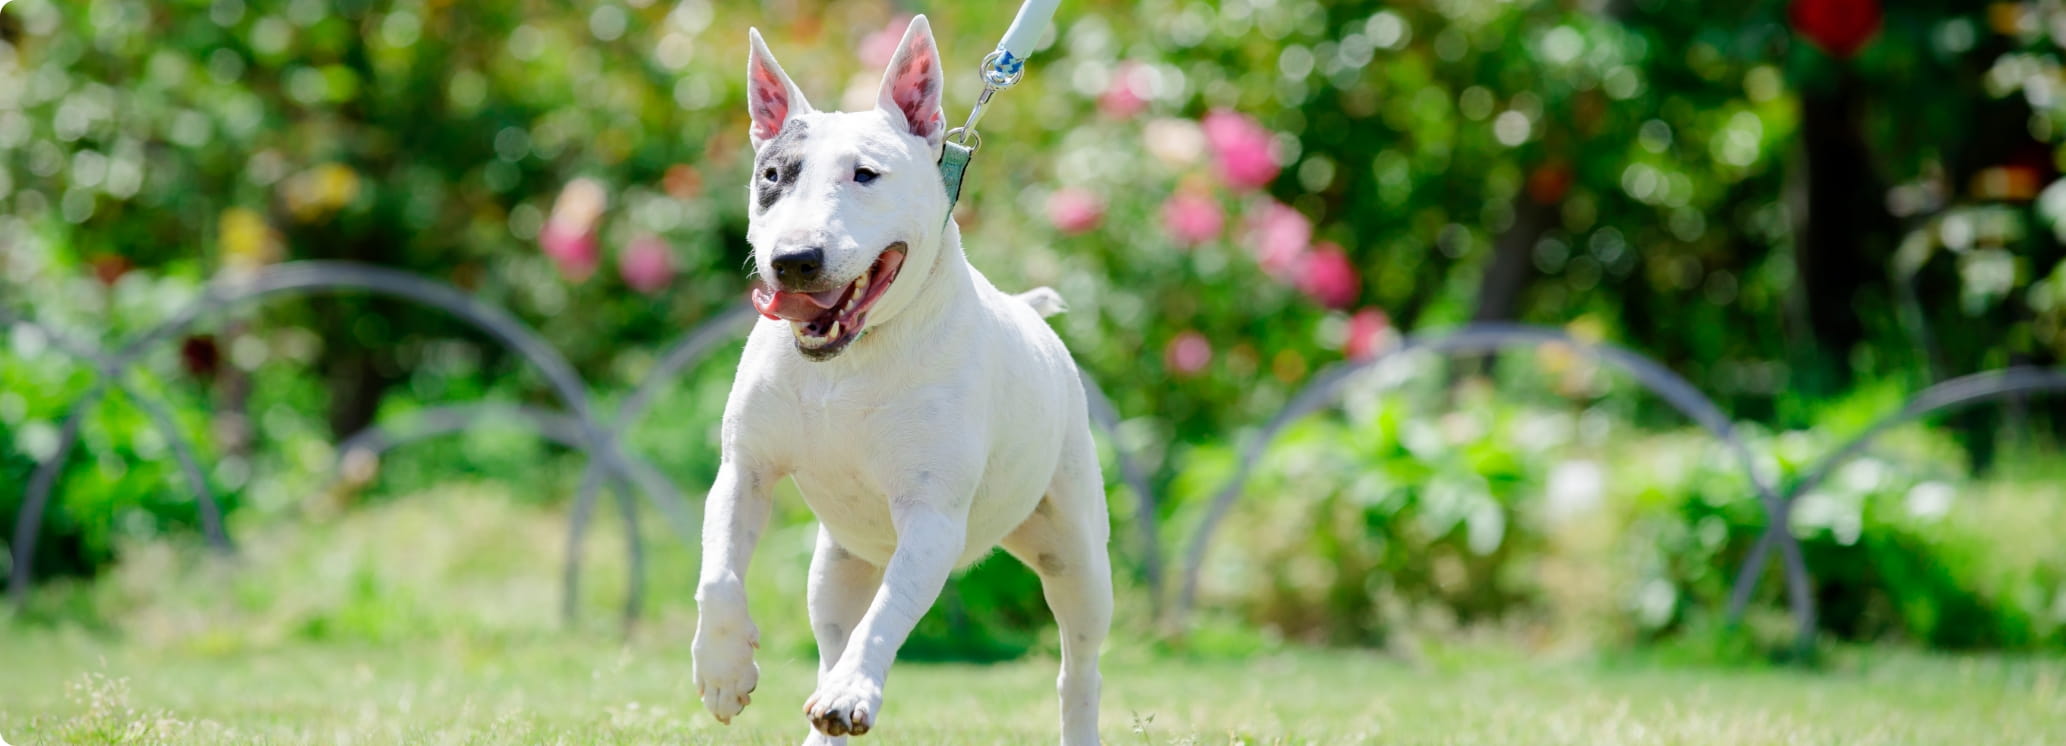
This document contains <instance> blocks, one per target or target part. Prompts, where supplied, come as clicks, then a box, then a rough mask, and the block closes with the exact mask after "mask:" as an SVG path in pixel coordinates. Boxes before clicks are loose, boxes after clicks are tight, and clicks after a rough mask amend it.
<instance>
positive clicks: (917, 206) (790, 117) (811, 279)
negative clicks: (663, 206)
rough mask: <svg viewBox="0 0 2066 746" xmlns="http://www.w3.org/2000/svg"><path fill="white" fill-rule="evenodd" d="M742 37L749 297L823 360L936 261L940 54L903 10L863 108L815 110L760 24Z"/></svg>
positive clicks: (943, 204)
mask: <svg viewBox="0 0 2066 746" xmlns="http://www.w3.org/2000/svg"><path fill="white" fill-rule="evenodd" d="M750 36H751V38H752V45H753V49H752V51H751V52H750V53H749V54H748V57H747V60H746V105H747V109H748V111H749V112H750V113H751V114H752V117H753V130H752V139H753V150H754V160H753V183H752V185H751V186H750V187H749V188H748V198H749V200H750V203H749V204H748V207H747V212H748V214H749V215H750V216H751V217H750V221H749V224H748V227H747V230H746V241H747V243H750V244H752V245H753V255H754V256H753V261H754V264H755V267H756V270H757V271H758V273H759V274H760V278H761V282H762V284H761V286H760V287H758V288H756V289H755V290H754V292H753V305H754V307H756V308H758V309H760V312H761V313H762V314H763V315H765V316H768V317H769V318H779V319H782V320H784V321H787V322H789V325H790V327H791V330H792V331H793V332H794V336H795V338H796V348H797V350H798V351H800V352H802V353H803V354H804V357H807V358H810V359H812V360H825V359H829V358H831V357H833V356H835V355H838V354H839V353H840V351H842V350H844V349H846V347H847V345H848V344H851V343H852V342H853V341H854V340H855V339H857V338H859V337H860V336H861V333H862V332H863V331H866V330H867V329H868V328H869V325H870V324H877V325H879V324H882V323H885V322H887V321H888V320H889V319H890V318H891V317H892V316H894V315H895V314H896V313H897V312H898V311H899V310H902V309H903V308H904V307H905V306H908V305H909V304H910V302H911V300H912V299H913V298H914V297H915V296H916V295H917V294H918V292H919V291H920V290H921V289H922V288H923V287H924V286H925V284H926V281H927V280H928V279H930V277H929V276H930V275H931V273H932V271H933V268H934V266H935V264H936V263H937V260H938V259H939V254H940V252H941V247H940V235H941V232H942V223H943V221H945V219H946V212H947V209H948V206H947V192H946V188H945V187H944V186H942V184H941V182H940V171H939V168H938V165H937V163H938V161H939V158H940V148H941V143H942V142H943V141H944V140H945V138H946V117H945V115H944V114H943V113H942V112H941V110H940V85H941V73H940V53H939V50H938V49H937V47H936V46H935V44H934V43H933V34H932V27H931V26H930V25H929V24H927V23H926V20H925V16H918V17H916V18H913V19H912V20H911V26H910V28H909V29H906V30H905V32H904V40H903V41H902V42H900V43H899V44H898V45H897V53H896V55H895V56H893V57H891V58H890V64H889V69H888V70H887V71H886V72H884V73H883V78H882V87H881V89H880V91H879V92H878V93H877V94H876V104H875V108H873V109H871V110H868V111H860V112H819V111H815V110H813V109H811V105H810V103H809V102H807V101H805V100H804V97H803V92H802V91H799V90H797V87H796V84H795V83H793V82H791V81H790V80H789V75H788V74H786V73H784V72H782V66H781V65H778V64H776V63H775V56H774V55H773V54H771V53H769V52H768V47H767V44H766V43H765V42H762V41H761V38H760V31H759V30H757V29H756V30H753V31H752V32H750Z"/></svg>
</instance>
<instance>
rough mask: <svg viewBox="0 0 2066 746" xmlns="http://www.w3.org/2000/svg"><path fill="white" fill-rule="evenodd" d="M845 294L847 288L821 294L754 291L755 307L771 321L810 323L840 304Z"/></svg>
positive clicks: (767, 288)
mask: <svg viewBox="0 0 2066 746" xmlns="http://www.w3.org/2000/svg"><path fill="white" fill-rule="evenodd" d="M845 294H846V288H838V289H835V290H827V291H824V292H820V293H791V292H787V291H782V290H775V289H773V288H769V287H766V286H761V287H756V288H754V289H753V307H754V308H755V309H756V310H759V311H760V315H762V316H766V317H768V318H770V319H787V320H789V321H810V320H812V319H815V318H818V316H819V315H820V314H822V313H824V311H825V309H827V308H831V307H832V304H834V303H838V302H839V297H840V296H842V295H845Z"/></svg>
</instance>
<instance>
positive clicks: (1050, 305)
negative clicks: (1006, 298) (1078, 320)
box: [1013, 287, 1069, 318]
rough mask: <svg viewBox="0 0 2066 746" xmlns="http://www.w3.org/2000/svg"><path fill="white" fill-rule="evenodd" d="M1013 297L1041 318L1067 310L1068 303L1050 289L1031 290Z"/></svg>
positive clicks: (1038, 288)
mask: <svg viewBox="0 0 2066 746" xmlns="http://www.w3.org/2000/svg"><path fill="white" fill-rule="evenodd" d="M1013 297H1015V298H1018V299H1019V300H1022V301H1025V302H1026V305H1029V306H1032V307H1033V310H1034V311H1035V312H1038V313H1039V314H1040V316H1041V318H1046V317H1049V316H1053V315H1055V314H1058V313H1061V312H1063V311H1067V310H1069V303H1068V302H1067V301H1064V300H1062V294H1061V293H1057V292H1055V289H1054V288H1051V287H1037V288H1033V289H1032V290H1028V291H1026V292H1023V293H1020V294H1018V295H1016V296H1013Z"/></svg>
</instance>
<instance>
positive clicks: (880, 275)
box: [753, 241, 904, 360]
mask: <svg viewBox="0 0 2066 746" xmlns="http://www.w3.org/2000/svg"><path fill="white" fill-rule="evenodd" d="M903 266H904V244H903V242H901V241H900V242H897V243H894V244H890V246H889V248H886V249H883V250H882V254H881V255H880V256H877V257H876V258H875V263H874V264H871V265H869V266H868V271H866V272H862V273H861V276H860V277H857V278H854V281H853V282H849V283H847V284H846V285H845V286H842V287H837V288H833V289H831V290H823V291H819V292H815V293H802V292H794V291H789V290H779V289H776V288H773V287H769V286H767V285H760V286H757V287H755V288H754V289H753V307H754V308H755V309H757V310H759V311H760V315H762V316H766V317H768V318H770V319H779V320H783V321H788V322H789V327H790V331H791V332H793V333H794V334H795V335H796V349H797V350H799V351H801V352H802V353H803V354H804V356H805V357H809V358H812V359H815V360H823V359H826V358H829V357H832V356H833V355H836V354H838V353H839V351H840V350H843V349H845V348H846V346H847V345H848V344H849V343H851V342H853V341H854V340H855V339H857V338H859V337H860V336H861V330H862V328H863V327H864V326H865V325H866V324H867V323H868V309H869V308H870V307H872V306H874V305H875V301H877V300H880V299H881V298H882V294H883V293H884V292H887V291H888V290H889V287H890V283H891V282H895V281H896V279H897V270H898V269H901V268H902V267H903Z"/></svg>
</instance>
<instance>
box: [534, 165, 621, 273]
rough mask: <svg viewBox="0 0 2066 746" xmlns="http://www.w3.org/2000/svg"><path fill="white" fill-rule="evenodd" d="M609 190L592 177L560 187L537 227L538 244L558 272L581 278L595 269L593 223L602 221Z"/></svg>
mask: <svg viewBox="0 0 2066 746" xmlns="http://www.w3.org/2000/svg"><path fill="white" fill-rule="evenodd" d="M609 202H610V196H609V193H608V192H606V191H604V190H603V185H602V184H601V183H598V182H596V181H595V180H594V179H585V178H584V179H575V180H573V181H570V182H567V185H566V186H565V187H562V188H561V189H560V194H559V197H557V198H555V199H554V200H553V202H552V215H551V216H549V217H547V218H546V219H545V226H544V227H543V228H540V229H539V231H538V246H539V248H542V249H544V250H545V255H546V256H549V257H552V260H553V262H554V263H556V264H558V265H559V270H560V274H561V275H563V276H565V277H566V278H567V279H569V280H573V281H575V282H581V281H583V280H586V279H588V276H589V275H591V274H594V273H595V265H596V263H597V260H598V254H597V251H596V244H595V234H596V227H597V226H598V225H600V224H601V223H602V218H603V209H604V208H605V207H607V206H608V205H609Z"/></svg>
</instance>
